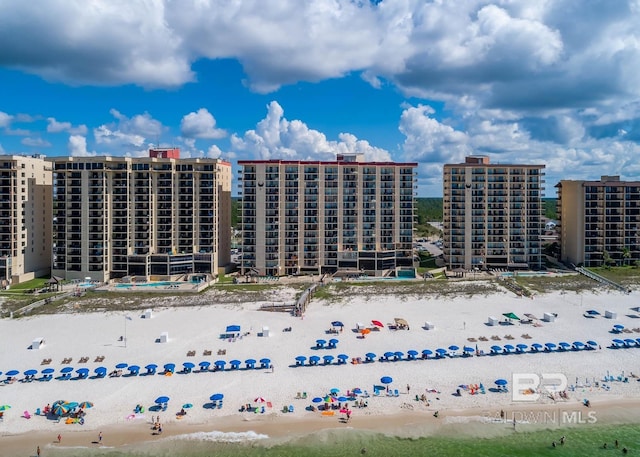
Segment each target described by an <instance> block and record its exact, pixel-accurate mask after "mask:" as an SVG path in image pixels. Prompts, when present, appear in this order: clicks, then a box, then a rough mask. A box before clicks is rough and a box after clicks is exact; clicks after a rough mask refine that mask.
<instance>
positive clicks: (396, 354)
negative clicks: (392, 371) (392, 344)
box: [393, 351, 404, 359]
mask: <svg viewBox="0 0 640 457" xmlns="http://www.w3.org/2000/svg"><path fill="white" fill-rule="evenodd" d="M393 356H394V357H395V358H397V359H401V358H402V357H403V356H404V352H401V351H396V352H394V353H393Z"/></svg>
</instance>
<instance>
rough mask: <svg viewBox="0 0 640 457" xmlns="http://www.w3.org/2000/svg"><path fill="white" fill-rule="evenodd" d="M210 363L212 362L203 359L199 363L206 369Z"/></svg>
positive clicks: (201, 367) (202, 368)
mask: <svg viewBox="0 0 640 457" xmlns="http://www.w3.org/2000/svg"><path fill="white" fill-rule="evenodd" d="M210 365H211V362H208V361H206V360H203V361H202V362H200V363H199V364H198V366H199V367H200V369H201V370H206V369H207V368H209V366H210Z"/></svg>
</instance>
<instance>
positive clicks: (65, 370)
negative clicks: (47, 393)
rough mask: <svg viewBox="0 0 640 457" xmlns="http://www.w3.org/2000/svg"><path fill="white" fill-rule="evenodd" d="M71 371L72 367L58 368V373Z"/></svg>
mask: <svg viewBox="0 0 640 457" xmlns="http://www.w3.org/2000/svg"><path fill="white" fill-rule="evenodd" d="M72 371H73V368H72V367H64V368H63V369H62V370H60V373H64V374H67V373H71V372H72ZM7 374H9V373H7Z"/></svg>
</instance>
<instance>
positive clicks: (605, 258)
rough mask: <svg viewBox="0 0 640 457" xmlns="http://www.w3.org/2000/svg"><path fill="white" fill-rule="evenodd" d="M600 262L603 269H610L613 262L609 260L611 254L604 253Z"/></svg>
mask: <svg viewBox="0 0 640 457" xmlns="http://www.w3.org/2000/svg"><path fill="white" fill-rule="evenodd" d="M602 261H603V262H604V266H605V268H607V269H609V268H611V262H612V261H613V259H612V258H611V254H609V251H604V252H603V253H602Z"/></svg>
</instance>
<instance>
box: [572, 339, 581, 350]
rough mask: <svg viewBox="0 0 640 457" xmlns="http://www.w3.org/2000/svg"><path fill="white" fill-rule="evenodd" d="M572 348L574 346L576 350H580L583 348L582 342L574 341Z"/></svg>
mask: <svg viewBox="0 0 640 457" xmlns="http://www.w3.org/2000/svg"><path fill="white" fill-rule="evenodd" d="M573 346H574V347H575V348H576V349H582V348H583V347H584V343H583V342H582V341H574V342H573Z"/></svg>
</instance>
